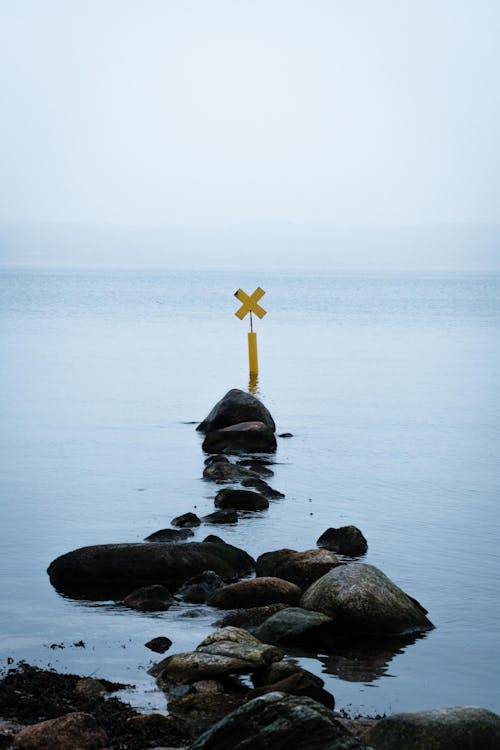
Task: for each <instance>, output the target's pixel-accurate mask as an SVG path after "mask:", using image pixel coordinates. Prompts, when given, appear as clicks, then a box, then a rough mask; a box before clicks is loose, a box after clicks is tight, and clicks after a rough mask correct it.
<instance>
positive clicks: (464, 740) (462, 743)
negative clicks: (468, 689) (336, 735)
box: [365, 706, 500, 750]
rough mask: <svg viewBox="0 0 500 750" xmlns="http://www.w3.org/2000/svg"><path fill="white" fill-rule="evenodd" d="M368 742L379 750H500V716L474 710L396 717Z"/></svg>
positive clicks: (386, 721)
mask: <svg viewBox="0 0 500 750" xmlns="http://www.w3.org/2000/svg"><path fill="white" fill-rule="evenodd" d="M365 741H366V742H367V743H368V744H370V745H372V746H373V747H374V748H375V750H402V749H403V748H404V750H498V748H499V747H500V716H499V715H498V714H495V713H493V712H492V711H488V710H487V709H485V708H475V707H471V706H465V707H462V708H460V707H458V708H436V709H433V710H431V711H418V712H415V713H401V714H393V715H392V716H387V717H386V718H384V719H381V720H380V721H378V722H377V723H376V724H375V726H374V727H372V728H371V729H369V730H368V732H367V734H366V735H365Z"/></svg>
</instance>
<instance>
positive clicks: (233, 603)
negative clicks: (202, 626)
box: [209, 577, 302, 609]
mask: <svg viewBox="0 0 500 750" xmlns="http://www.w3.org/2000/svg"><path fill="white" fill-rule="evenodd" d="M301 596H302V590H301V589H300V588H299V587H298V586H296V585H295V584H294V583H290V581H285V580H283V579H282V578H271V577H268V578H249V579H248V580H246V581H238V582H237V583H231V584H229V585H228V586H223V587H222V588H220V589H219V590H218V591H216V592H215V593H214V594H213V595H212V596H211V597H210V600H209V604H210V606H211V607H218V608H219V609H239V608H242V607H263V606H265V605H267V604H279V603H285V604H298V603H299V601H300V598H301Z"/></svg>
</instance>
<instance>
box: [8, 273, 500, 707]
mask: <svg viewBox="0 0 500 750" xmlns="http://www.w3.org/2000/svg"><path fill="white" fill-rule="evenodd" d="M0 284H1V292H0V294H1V296H0V313H1V329H0V343H1V351H2V355H3V356H2V389H1V392H0V411H1V419H2V429H1V436H0V440H1V464H2V465H1V477H0V489H1V495H0V496H1V498H2V505H1V510H0V529H1V545H0V587H1V599H0V601H1V614H0V617H1V630H0V667H2V668H6V667H7V666H8V664H9V662H10V660H14V662H16V661H18V660H21V659H23V660H25V661H27V662H29V663H31V664H36V665H40V666H47V665H51V666H53V667H55V668H56V669H59V670H62V671H71V672H77V673H80V674H92V675H95V676H102V677H106V678H108V679H110V680H113V681H119V682H127V683H133V684H135V685H136V686H137V688H136V689H134V690H130V691H126V693H125V698H126V699H128V700H130V701H131V702H132V703H133V704H134V705H136V706H138V707H140V708H141V709H144V710H150V709H152V708H154V709H159V710H165V708H166V701H165V698H164V696H163V694H162V693H161V692H159V691H158V690H157V689H156V687H155V684H154V681H153V679H152V678H151V677H149V676H148V675H147V669H148V668H149V666H150V665H151V664H152V663H153V662H155V661H157V660H158V659H159V658H161V657H160V656H158V657H157V656H156V655H154V654H152V652H150V651H149V650H148V649H146V648H145V647H144V643H146V642H147V641H148V640H150V639H151V638H153V637H155V636H159V635H166V636H168V637H169V638H171V639H172V641H173V646H172V648H171V649H170V651H169V652H168V653H174V652H175V651H184V650H189V649H191V648H193V647H194V646H195V645H196V644H197V643H198V642H199V641H200V640H201V639H202V638H203V637H204V636H205V635H206V634H207V633H208V632H209V631H210V630H211V629H213V628H212V623H213V622H214V621H215V620H216V619H217V618H218V617H219V616H220V613H219V612H218V611H216V610H210V609H207V608H200V607H196V606H193V605H184V604H176V605H174V606H173V607H172V608H171V609H170V610H168V611H167V612H164V613H156V614H150V613H137V612H133V611H131V610H127V609H125V608H123V607H122V606H121V605H120V604H119V603H114V602H104V603H103V602H99V603H93V602H87V601H75V600H72V599H70V598H65V597H62V596H60V595H59V594H58V593H57V592H55V591H54V590H53V588H52V587H51V585H50V583H49V580H48V576H47V574H46V568H47V566H48V565H49V563H50V562H51V561H52V560H53V559H54V558H55V557H57V556H58V555H60V554H63V553H64V552H67V551H69V550H71V549H75V548H77V547H81V546H84V545H88V544H100V543H106V542H122V541H141V540H142V539H143V538H144V537H146V536H147V535H148V534H150V533H152V532H153V531H156V530H157V529H160V528H165V527H167V526H168V525H169V521H170V519H171V518H173V517H174V516H176V515H178V514H180V513H183V512H186V511H194V512H196V513H197V514H198V515H199V516H203V515H206V514H208V513H210V512H211V511H212V510H213V509H214V508H213V497H214V495H215V493H216V491H217V487H216V485H213V484H211V483H209V482H206V481H204V480H203V479H202V478H201V476H202V470H203V459H204V456H203V453H202V451H201V438H200V436H199V434H197V433H196V432H195V424H193V423H196V422H198V421H200V420H201V419H202V418H203V417H205V416H206V414H207V413H208V411H209V410H210V409H211V407H212V406H213V404H214V403H215V402H216V401H217V400H218V399H219V398H220V397H221V396H223V395H224V393H225V392H226V391H227V390H228V389H229V388H232V387H240V388H245V389H246V388H247V387H248V376H247V351H246V331H247V323H246V322H244V323H242V322H240V321H239V320H238V319H237V318H236V317H235V316H234V314H233V313H234V310H235V309H236V307H237V303H236V300H234V299H233V296H232V295H233V293H234V290H235V289H237V288H238V287H242V288H243V289H245V290H246V291H252V290H253V289H254V288H255V287H256V286H257V285H260V286H262V287H263V288H264V289H265V290H266V296H265V297H264V299H263V300H262V304H263V305H264V307H265V308H266V309H267V310H268V313H269V314H268V315H267V316H266V317H265V318H264V319H263V320H262V321H258V322H257V323H256V330H257V332H258V341H259V358H260V370H261V372H260V377H259V383H258V395H259V396H260V397H261V398H262V400H263V401H264V402H265V404H266V405H267V406H268V408H269V409H270V411H271V412H272V414H273V416H274V418H275V420H276V422H277V431H278V433H282V432H291V433H293V438H290V439H286V438H281V439H279V440H278V450H277V453H276V455H275V457H274V460H275V462H276V463H275V465H274V466H273V467H272V468H273V470H274V477H272V478H270V479H269V480H268V481H269V483H270V484H271V485H272V486H273V487H275V488H276V489H278V490H280V491H282V492H284V493H285V494H286V497H285V499H284V500H277V501H272V502H271V506H270V509H269V510H268V511H266V512H263V513H258V514H254V515H248V516H247V517H245V518H242V519H241V520H240V522H239V523H238V524H237V525H234V526H232V525H231V526H208V525H202V526H201V527H200V528H198V529H196V530H195V536H194V538H193V539H195V540H201V539H203V538H204V537H205V536H206V535H207V534H208V533H216V534H219V535H220V536H222V537H223V538H224V539H225V540H226V541H228V542H230V543H231V544H235V545H237V546H240V547H242V548H244V549H245V550H247V551H248V552H249V553H250V554H251V555H253V556H254V557H256V556H257V555H259V554H261V553H262V552H265V551H268V550H272V549H278V548H281V547H291V548H294V549H299V550H300V549H308V548H312V547H314V546H315V543H316V539H317V538H318V537H319V535H320V534H321V533H322V532H323V531H324V530H325V529H326V528H328V527H330V526H342V525H346V524H354V525H356V526H358V527H359V528H360V529H361V530H362V531H363V533H364V535H365V536H366V538H367V540H368V544H369V549H368V553H367V554H366V555H365V556H364V557H363V561H364V562H367V563H370V564H373V565H376V566H377V567H379V568H381V570H383V571H384V573H386V574H387V575H388V576H389V577H390V578H391V579H392V580H394V581H395V582H396V583H397V584H398V585H399V586H401V587H402V588H403V589H404V590H405V591H407V592H408V593H409V594H410V595H411V596H413V597H415V598H417V599H418V600H419V601H420V602H421V603H422V604H423V605H424V606H425V607H426V608H427V609H428V610H429V618H430V619H431V621H432V622H433V623H434V625H435V626H436V629H435V630H433V631H432V632H430V633H427V634H426V635H425V636H423V637H421V638H417V639H415V641H414V642H413V643H398V642H394V643H391V644H387V643H386V644H379V645H378V646H377V648H374V649H370V648H368V647H366V648H358V649H352V648H348V647H345V648H339V649H338V650H337V651H336V652H335V653H334V654H329V655H326V654H320V655H318V657H312V656H311V655H309V654H304V653H301V652H297V653H295V654H294V655H293V658H296V659H298V660H299V661H300V663H301V664H303V665H304V666H306V667H307V668H308V669H310V670H311V671H313V672H315V673H316V674H321V676H322V677H323V678H324V679H325V681H326V688H327V689H328V690H330V691H331V692H333V694H334V695H335V698H336V704H337V708H338V709H345V710H346V711H347V712H349V713H352V714H355V713H364V714H366V713H370V714H373V713H392V712H395V711H402V710H418V709H424V708H431V707H438V706H450V705H466V704H467V705H482V706H485V707H487V708H491V709H492V710H494V711H497V712H498V711H499V710H500V705H499V700H498V694H499V690H498V687H499V684H498V663H499V657H500V653H499V652H500V647H499V638H498V633H499V631H500V599H499V597H498V580H499V573H500V548H499V545H498V539H499V531H500V523H499V520H498V500H499V489H500V481H499V471H498V466H499V465H500V455H499V452H500V451H499V437H500V427H499V425H500V419H499V417H500V397H499V391H498V383H499V381H500V378H499V376H500V372H499V371H500V354H499V346H498V343H499V339H498V334H499V322H500V310H499V300H500V275H498V274H464V275H462V274H452V273H448V274H445V273H441V274H439V273H433V274H402V273H393V274H384V275H373V274H371V275H364V274H352V275H349V274H323V275H318V274H313V273H311V274H304V273H301V274H298V273H297V274H294V273H288V274H278V273H269V272H263V273H259V274H252V275H248V274H247V275H245V274H242V273H241V272H235V273H232V272H229V271H224V272H215V271H214V272H210V273H208V272H203V273H202V272H200V273H193V272H175V273H174V272H171V273H168V272H166V271H158V272H153V271H146V270H143V271H113V272H111V271H110V272H105V271H35V270H33V271H29V270H25V271H12V270H11V271H4V272H2V274H1V278H0ZM82 642H83V643H82Z"/></svg>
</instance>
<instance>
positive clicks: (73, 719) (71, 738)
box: [14, 711, 108, 750]
mask: <svg viewBox="0 0 500 750" xmlns="http://www.w3.org/2000/svg"><path fill="white" fill-rule="evenodd" d="M107 741H108V738H107V736H106V732H104V730H103V729H101V728H100V727H99V725H98V724H97V721H96V720H95V718H94V717H93V716H92V715H91V714H88V713H83V712H79V711H75V712H73V713H69V714H66V715H64V716H58V717H57V718H56V719H49V720H48V721H42V722H40V723H39V724H32V725H31V726H29V727H26V728H25V729H22V730H21V731H20V732H19V734H17V735H16V738H15V740H14V746H15V747H19V748H23V750H75V748H79V749H81V750H98V748H102V747H104V746H105V745H106V744H107Z"/></svg>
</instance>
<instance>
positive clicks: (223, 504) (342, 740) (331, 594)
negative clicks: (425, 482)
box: [0, 389, 500, 750]
mask: <svg viewBox="0 0 500 750" xmlns="http://www.w3.org/2000/svg"><path fill="white" fill-rule="evenodd" d="M197 429H198V430H199V431H200V432H202V433H203V434H204V440H203V445H202V448H203V451H204V452H205V453H206V454H208V457H207V458H206V459H205V465H204V469H203V477H204V479H205V480H206V481H208V482H213V483H215V484H216V485H224V486H223V487H222V488H220V487H219V488H218V492H217V493H216V495H215V498H214V506H215V510H214V512H213V513H211V514H209V515H208V516H205V517H204V518H202V519H200V518H198V517H197V516H196V515H195V514H194V513H192V512H188V513H185V514H183V515H181V516H178V517H176V518H174V519H172V521H171V526H172V527H173V528H168V529H159V530H158V531H156V532H153V533H152V534H150V535H149V536H148V537H147V539H146V540H145V541H144V542H142V543H134V544H104V545H95V546H90V547H83V548H80V549H77V550H73V551H71V552H68V553H66V554H64V555H61V556H60V557H58V558H57V559H56V560H54V561H53V562H52V563H51V564H50V566H49V568H48V574H49V577H50V581H51V583H52V585H53V586H54V588H55V589H56V590H57V591H59V592H60V593H62V594H64V595H65V596H69V597H74V598H86V599H95V600H107V599H115V600H119V601H121V602H122V604H123V606H125V607H130V608H132V609H137V610H140V611H146V612H158V611H166V610H168V609H169V607H170V606H172V604H173V603H174V602H175V601H180V602H187V603H196V604H199V605H201V606H204V605H207V606H210V607H214V608H217V609H219V610H220V611H221V618H220V619H219V620H218V621H217V623H216V625H217V628H218V629H217V630H215V631H213V632H212V633H209V634H207V636H206V637H205V638H204V639H203V640H202V641H201V643H199V644H198V646H197V647H196V648H195V649H194V650H193V651H191V652H184V653H172V654H171V655H170V653H169V655H168V656H166V657H164V658H163V659H161V660H160V661H159V662H158V663H157V664H156V665H154V667H152V669H151V670H150V674H151V676H152V678H154V679H155V680H156V683H157V685H158V687H159V688H160V689H161V690H163V691H164V692H165V695H166V699H167V705H168V716H163V715H160V714H151V715H140V714H138V713H137V712H135V711H134V710H133V709H132V708H131V707H130V706H128V705H127V704H125V703H122V702H121V701H119V700H118V699H117V698H115V697H110V695H109V694H110V693H112V692H114V691H116V690H118V689H120V688H121V687H123V686H118V685H113V684H111V683H107V682H106V681H98V680H92V679H90V678H81V677H79V676H77V675H58V674H57V673H55V672H50V671H47V670H39V669H36V668H33V667H30V666H28V665H25V664H21V665H18V666H17V667H16V668H13V669H11V670H9V671H8V672H7V674H6V675H5V676H4V678H3V680H2V681H1V682H0V716H2V717H3V719H4V720H5V721H4V722H3V723H2V722H0V747H11V746H12V747H17V748H26V750H29V749H30V748H32V749H33V750H44V748H55V750H66V749H67V750H71V749H72V748H74V749H75V750H76V748H81V749H82V750H84V749H87V748H88V750H100V749H102V748H109V750H115V748H116V749H117V750H118V749H119V748H123V750H126V749H127V748H128V749H129V750H146V748H155V747H156V748H166V747H172V748H173V747H178V748H180V747H185V748H188V747H189V748H190V749H191V750H210V749H211V748H213V749H214V750H224V748H228V749H229V748H235V750H244V749H246V748H249V747H250V746H251V747H252V750H259V749H260V748H262V749H264V748H268V747H271V746H276V747H277V748H279V747H285V745H288V744H289V743H293V744H294V745H295V747H297V748H303V750H315V749H316V748H318V750H319V749H320V748H321V749H322V750H325V749H326V750H350V749H352V750H355V749H359V750H362V749H363V748H365V749H366V748H374V750H378V749H380V750H392V748H394V750H396V748H397V749H398V750H405V748H408V750H412V749H413V748H415V750H417V748H422V749H423V748H436V749H437V750H448V748H450V750H451V748H453V749H454V750H455V749H456V748H462V747H463V748H476V747H478V748H485V749H486V750H488V748H492V749H493V748H494V747H495V748H496V747H500V717H499V716H497V715H496V714H494V713H492V712H490V711H487V710H486V709H478V708H470V707H464V708H449V709H437V710H435V711H428V712H420V713H418V714H417V713H415V714H398V715H393V716H389V717H384V718H380V717H377V719H372V720H367V719H366V720H359V721H354V720H349V719H348V718H346V717H342V715H341V713H339V712H338V707H337V712H335V711H334V709H335V698H334V696H333V695H331V693H329V692H327V691H326V690H325V688H324V682H323V680H321V679H320V678H319V677H317V676H316V675H314V674H312V673H310V672H308V671H307V670H304V669H302V668H301V667H299V666H297V665H296V664H295V662H294V661H293V660H291V659H290V655H292V654H293V649H294V648H300V649H302V650H303V651H305V652H307V653H310V654H311V655H314V654H317V653H319V652H321V653H326V654H335V653H336V651H337V650H338V649H339V648H342V647H343V646H345V644H348V646H349V648H351V649H356V648H363V647H366V645H367V644H370V643H378V642H383V643H384V644H386V648H389V649H390V648H392V647H393V644H396V648H397V647H398V645H399V644H401V643H403V642H407V643H410V642H412V640H414V639H415V638H416V637H419V636H420V635H421V634H422V633H425V632H426V631H429V630H431V629H432V628H433V627H434V626H433V624H432V623H431V621H430V620H429V619H428V618H427V614H428V613H427V610H426V609H425V608H424V607H423V606H422V605H421V604H420V603H419V602H418V601H416V600H415V599H414V598H413V597H411V596H410V595H409V594H406V593H405V592H404V591H402V590H401V589H400V588H399V587H398V586H397V585H396V584H395V583H394V582H393V581H391V580H390V578H388V577H387V576H386V575H385V574H384V573H383V572H382V571H380V570H378V569H377V568H375V567H374V566H372V565H367V564H365V563H363V562H361V561H360V557H362V555H364V554H365V552H366V551H367V548H368V543H367V541H366V539H365V537H364V536H363V534H362V532H361V531H360V530H359V529H357V528H356V527H354V526H345V527H341V528H338V529H336V528H330V529H327V530H326V531H325V532H324V533H323V534H322V535H321V536H320V537H319V539H318V540H317V541H316V547H315V548H313V549H306V550H291V549H279V550H270V551H268V552H266V553H264V554H262V555H260V556H259V557H258V558H257V559H256V560H254V559H253V558H252V557H251V556H250V555H249V554H248V553H247V552H246V551H245V550H243V549H239V548H237V547H234V546H232V545H230V544H227V543H226V542H225V541H224V540H223V539H221V538H220V537H218V536H215V535H212V534H209V535H208V536H207V537H205V539H203V541H201V542H191V541H188V540H189V537H190V536H192V535H193V532H192V528H194V527H196V526H200V525H201V524H202V523H203V524H207V525H211V524H217V525H223V524H226V523H237V522H238V518H239V517H240V515H241V514H248V513H262V512H267V511H268V509H269V507H270V502H281V501H282V500H283V498H284V495H283V493H281V492H280V491H279V490H276V489H275V488H273V487H271V486H270V485H269V484H268V482H267V480H268V479H270V478H271V477H272V476H273V471H272V465H273V455H274V452H275V451H276V447H277V441H276V436H275V432H276V426H275V422H274V419H273V418H272V416H271V414H270V413H269V411H268V410H267V409H266V407H265V406H264V404H262V403H261V402H260V401H259V400H258V399H256V398H255V397H254V396H252V395H250V394H248V393H246V392H244V391H240V390H238V389H233V390H231V391H229V392H228V393H227V394H226V396H224V398H223V399H221V400H220V401H219V402H218V403H217V404H216V405H215V406H214V408H213V409H212V410H211V412H210V413H209V414H208V416H207V417H206V419H205V420H203V422H201V424H200V425H199V426H198V428H197ZM288 436H289V434H288V433H287V437H288ZM231 458H232V459H233V460H231ZM146 645H147V646H148V648H151V650H153V651H156V652H157V653H164V652H165V651H169V649H170V647H171V646H172V643H171V641H170V639H168V638H167V637H166V636H163V637H159V638H157V639H154V641H152V642H150V643H148V644H146ZM23 725H27V726H23Z"/></svg>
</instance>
